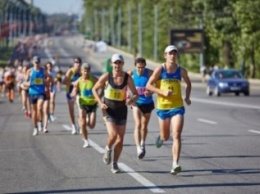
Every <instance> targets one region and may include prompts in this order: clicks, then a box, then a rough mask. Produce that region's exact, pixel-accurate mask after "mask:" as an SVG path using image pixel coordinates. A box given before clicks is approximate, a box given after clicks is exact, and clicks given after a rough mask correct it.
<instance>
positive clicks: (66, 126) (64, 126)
mask: <svg viewBox="0 0 260 194" xmlns="http://www.w3.org/2000/svg"><path fill="white" fill-rule="evenodd" d="M62 127H63V128H65V129H66V130H68V131H71V130H72V128H71V127H70V126H68V125H62Z"/></svg>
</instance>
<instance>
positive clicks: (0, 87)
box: [0, 67, 5, 97]
mask: <svg viewBox="0 0 260 194" xmlns="http://www.w3.org/2000/svg"><path fill="white" fill-rule="evenodd" d="M0 92H1V93H2V94H1V96H2V97H4V96H5V82H4V68H3V67H0Z"/></svg>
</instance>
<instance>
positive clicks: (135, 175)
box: [118, 163, 165, 193]
mask: <svg viewBox="0 0 260 194" xmlns="http://www.w3.org/2000/svg"><path fill="white" fill-rule="evenodd" d="M118 165H119V167H120V169H122V170H124V171H125V172H126V173H127V174H128V175H130V176H131V177H133V178H134V179H135V180H137V181H138V182H140V183H142V185H144V186H145V187H147V188H148V189H149V190H150V191H151V192H153V193H165V191H164V190H162V189H160V188H159V187H157V186H156V185H155V184H153V183H152V182H151V181H149V180H147V179H146V178H144V177H143V176H141V175H140V174H138V173H137V172H135V171H134V170H133V169H131V168H129V167H128V166H127V165H125V164H124V163H118Z"/></svg>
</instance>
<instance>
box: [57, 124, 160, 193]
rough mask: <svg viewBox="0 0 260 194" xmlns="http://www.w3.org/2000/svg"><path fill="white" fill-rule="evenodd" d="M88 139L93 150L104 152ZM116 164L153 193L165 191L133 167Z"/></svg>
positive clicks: (67, 127) (68, 128) (69, 128)
mask: <svg viewBox="0 0 260 194" xmlns="http://www.w3.org/2000/svg"><path fill="white" fill-rule="evenodd" d="M62 127H64V128H65V129H67V130H71V127H69V126H68V125H62ZM88 140H89V144H90V146H91V147H93V148H94V149H95V150H97V151H98V152H99V153H101V154H103V153H105V149H104V148H102V147H100V146H99V145H98V144H97V143H95V142H94V141H92V140H91V139H88ZM118 165H119V167H120V168H121V169H122V170H123V171H125V172H126V173H127V174H129V175H130V176H132V177H133V178H134V179H135V180H137V181H138V182H139V183H141V184H142V185H143V186H145V187H147V188H148V189H149V190H150V191H151V192H153V193H165V191H164V190H162V189H160V188H159V187H157V186H156V185H155V184H153V183H152V182H150V181H149V180H147V179H146V178H144V177H143V176H142V175H140V174H138V173H137V172H135V171H134V170H133V169H131V168H130V167H128V166H127V165H125V164H124V163H118Z"/></svg>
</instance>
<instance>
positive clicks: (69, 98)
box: [66, 93, 75, 101]
mask: <svg viewBox="0 0 260 194" xmlns="http://www.w3.org/2000/svg"><path fill="white" fill-rule="evenodd" d="M66 98H67V100H69V101H70V100H75V97H73V98H72V97H71V96H70V93H66Z"/></svg>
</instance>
